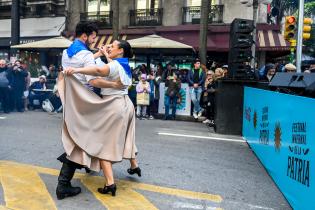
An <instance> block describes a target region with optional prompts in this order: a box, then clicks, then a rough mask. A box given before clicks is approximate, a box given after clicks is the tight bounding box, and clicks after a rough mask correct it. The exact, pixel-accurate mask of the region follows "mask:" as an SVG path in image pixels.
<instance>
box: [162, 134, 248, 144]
mask: <svg viewBox="0 0 315 210" xmlns="http://www.w3.org/2000/svg"><path fill="white" fill-rule="evenodd" d="M158 135H162V136H178V137H187V138H196V139H211V140H218V141H230V142H241V143H245V141H244V140H242V139H228V138H219V137H211V136H195V135H185V134H178V133H164V132H158Z"/></svg>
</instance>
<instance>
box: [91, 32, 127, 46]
mask: <svg viewBox="0 0 315 210" xmlns="http://www.w3.org/2000/svg"><path fill="white" fill-rule="evenodd" d="M118 39H121V40H126V39H127V35H122V36H120V37H119V38H118ZM113 41H114V40H113V36H112V35H101V36H97V37H96V40H95V42H94V43H93V44H91V45H90V49H92V50H95V49H98V48H100V47H101V46H102V45H107V44H111V43H112V42H113Z"/></svg>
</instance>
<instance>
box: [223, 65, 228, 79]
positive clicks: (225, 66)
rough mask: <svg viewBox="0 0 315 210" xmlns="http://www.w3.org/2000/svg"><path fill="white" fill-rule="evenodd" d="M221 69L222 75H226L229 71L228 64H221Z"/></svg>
mask: <svg viewBox="0 0 315 210" xmlns="http://www.w3.org/2000/svg"><path fill="white" fill-rule="evenodd" d="M222 69H223V75H224V77H227V75H228V71H229V66H228V65H223V66H222Z"/></svg>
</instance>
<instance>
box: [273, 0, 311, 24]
mask: <svg viewBox="0 0 315 210" xmlns="http://www.w3.org/2000/svg"><path fill="white" fill-rule="evenodd" d="M314 3H315V0H305V10H307V11H306V12H308V11H309V12H310V13H312V12H313V14H314V7H312V4H314ZM271 5H272V6H273V7H275V8H277V9H278V11H279V15H278V16H277V24H280V23H281V21H282V18H283V17H284V16H285V15H292V14H294V13H295V12H296V11H297V10H298V8H299V1H298V0H273V1H272V3H271ZM312 8H313V10H312ZM306 14H308V13H306Z"/></svg>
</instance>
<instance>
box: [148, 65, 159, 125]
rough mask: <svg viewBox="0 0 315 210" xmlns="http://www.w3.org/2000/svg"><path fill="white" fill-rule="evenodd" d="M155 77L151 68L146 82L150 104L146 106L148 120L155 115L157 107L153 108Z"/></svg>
mask: <svg viewBox="0 0 315 210" xmlns="http://www.w3.org/2000/svg"><path fill="white" fill-rule="evenodd" d="M155 76H156V72H155V71H154V68H151V71H150V74H149V75H148V82H149V84H150V104H149V106H148V110H147V114H148V117H149V119H150V120H153V119H154V117H153V113H155V114H156V113H157V107H156V106H155V105H156V104H155V92H156V91H155Z"/></svg>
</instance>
